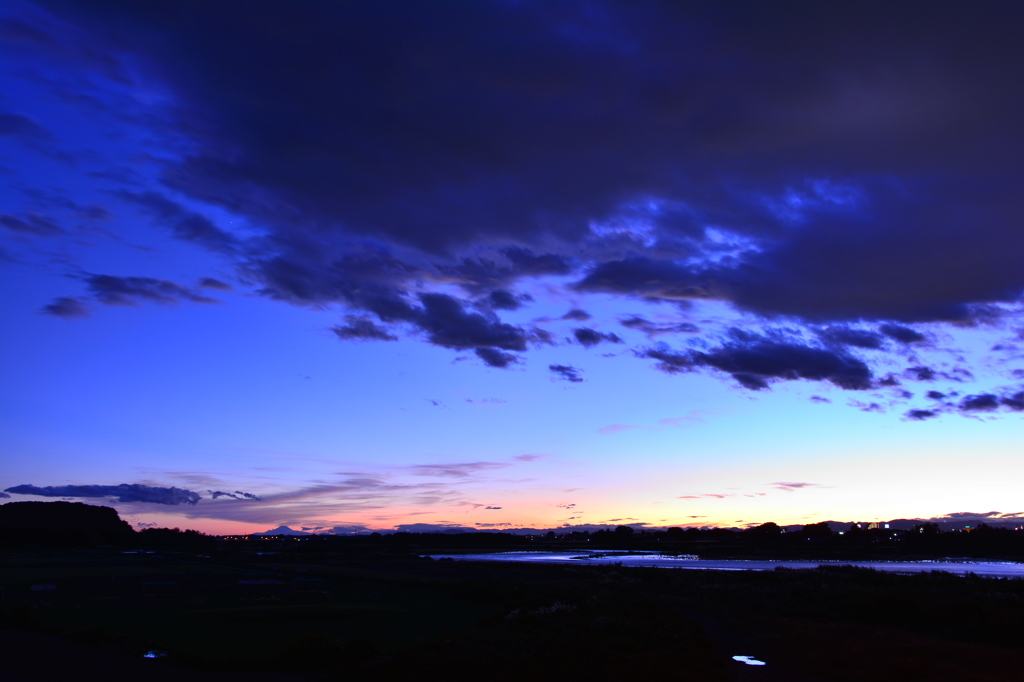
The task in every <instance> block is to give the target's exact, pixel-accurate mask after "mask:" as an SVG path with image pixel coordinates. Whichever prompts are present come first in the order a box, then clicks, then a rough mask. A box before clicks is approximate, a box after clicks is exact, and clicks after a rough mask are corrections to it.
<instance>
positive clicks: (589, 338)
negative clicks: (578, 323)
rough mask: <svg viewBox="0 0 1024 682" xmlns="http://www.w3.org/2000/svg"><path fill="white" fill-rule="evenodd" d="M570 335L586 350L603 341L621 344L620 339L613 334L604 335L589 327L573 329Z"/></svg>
mask: <svg viewBox="0 0 1024 682" xmlns="http://www.w3.org/2000/svg"><path fill="white" fill-rule="evenodd" d="M572 335H573V336H575V337H576V340H577V341H578V342H580V343H581V344H583V345H584V346H586V347H587V348H592V347H594V346H596V345H597V344H599V343H601V342H603V341H607V342H608V343H622V339H620V338H619V337H618V336H616V335H615V334H604V333H602V332H599V331H596V330H594V329H590V328H589V327H580V328H579V329H573V330H572Z"/></svg>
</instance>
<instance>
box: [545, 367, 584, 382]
mask: <svg viewBox="0 0 1024 682" xmlns="http://www.w3.org/2000/svg"><path fill="white" fill-rule="evenodd" d="M548 369H549V370H551V371H552V372H554V373H555V374H557V375H559V376H560V377H561V378H562V379H564V380H566V381H569V382H572V383H579V382H581V381H583V377H581V376H580V370H578V369H576V368H575V367H573V366H572V365H548Z"/></svg>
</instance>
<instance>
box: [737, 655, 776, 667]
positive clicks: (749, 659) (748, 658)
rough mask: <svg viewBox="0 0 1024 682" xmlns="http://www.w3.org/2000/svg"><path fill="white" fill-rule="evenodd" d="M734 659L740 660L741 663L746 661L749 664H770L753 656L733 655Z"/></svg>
mask: <svg viewBox="0 0 1024 682" xmlns="http://www.w3.org/2000/svg"><path fill="white" fill-rule="evenodd" d="M732 660H734V661H739V662H740V663H746V664H747V665H768V664H767V663H765V662H764V661H759V660H757V659H756V658H754V657H753V656H733V657H732Z"/></svg>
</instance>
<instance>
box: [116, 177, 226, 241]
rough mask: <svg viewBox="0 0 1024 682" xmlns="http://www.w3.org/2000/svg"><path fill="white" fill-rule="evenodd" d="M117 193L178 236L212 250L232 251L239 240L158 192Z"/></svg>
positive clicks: (207, 219) (175, 236)
mask: <svg viewBox="0 0 1024 682" xmlns="http://www.w3.org/2000/svg"><path fill="white" fill-rule="evenodd" d="M117 196H118V197H120V198H121V199H123V200H124V201H127V202H129V203H132V204H134V205H136V206H138V207H139V208H142V209H144V210H145V211H146V212H147V213H149V214H150V215H151V216H152V217H153V220H154V222H156V223H157V224H158V225H161V226H162V227H165V228H166V229H167V230H169V231H170V233H171V234H172V235H173V236H174V238H175V239H181V240H184V241H189V242H195V243H197V244H201V245H203V246H205V247H206V248H208V249H210V250H212V251H225V252H232V251H234V250H235V248H237V246H238V240H237V239H235V238H234V237H233V236H231V235H230V234H228V233H227V232H225V231H223V230H221V229H220V228H219V227H217V226H216V225H214V224H213V223H212V222H211V221H210V219H209V218H206V217H205V216H202V215H200V214H198V213H196V212H195V211H190V210H188V209H186V208H185V207H183V206H182V205H181V204H179V203H177V202H174V201H171V200H170V199H168V198H167V197H166V196H164V195H163V194H160V193H158V192H152V191H148V192H129V191H121V192H118V193H117Z"/></svg>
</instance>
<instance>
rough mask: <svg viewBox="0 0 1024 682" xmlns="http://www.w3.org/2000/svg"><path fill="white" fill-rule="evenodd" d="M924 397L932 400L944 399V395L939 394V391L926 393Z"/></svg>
mask: <svg viewBox="0 0 1024 682" xmlns="http://www.w3.org/2000/svg"><path fill="white" fill-rule="evenodd" d="M925 396H927V397H928V398H931V399H932V400H942V399H943V398H945V397H946V394H945V393H940V392H939V391H928V392H927V393H925Z"/></svg>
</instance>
